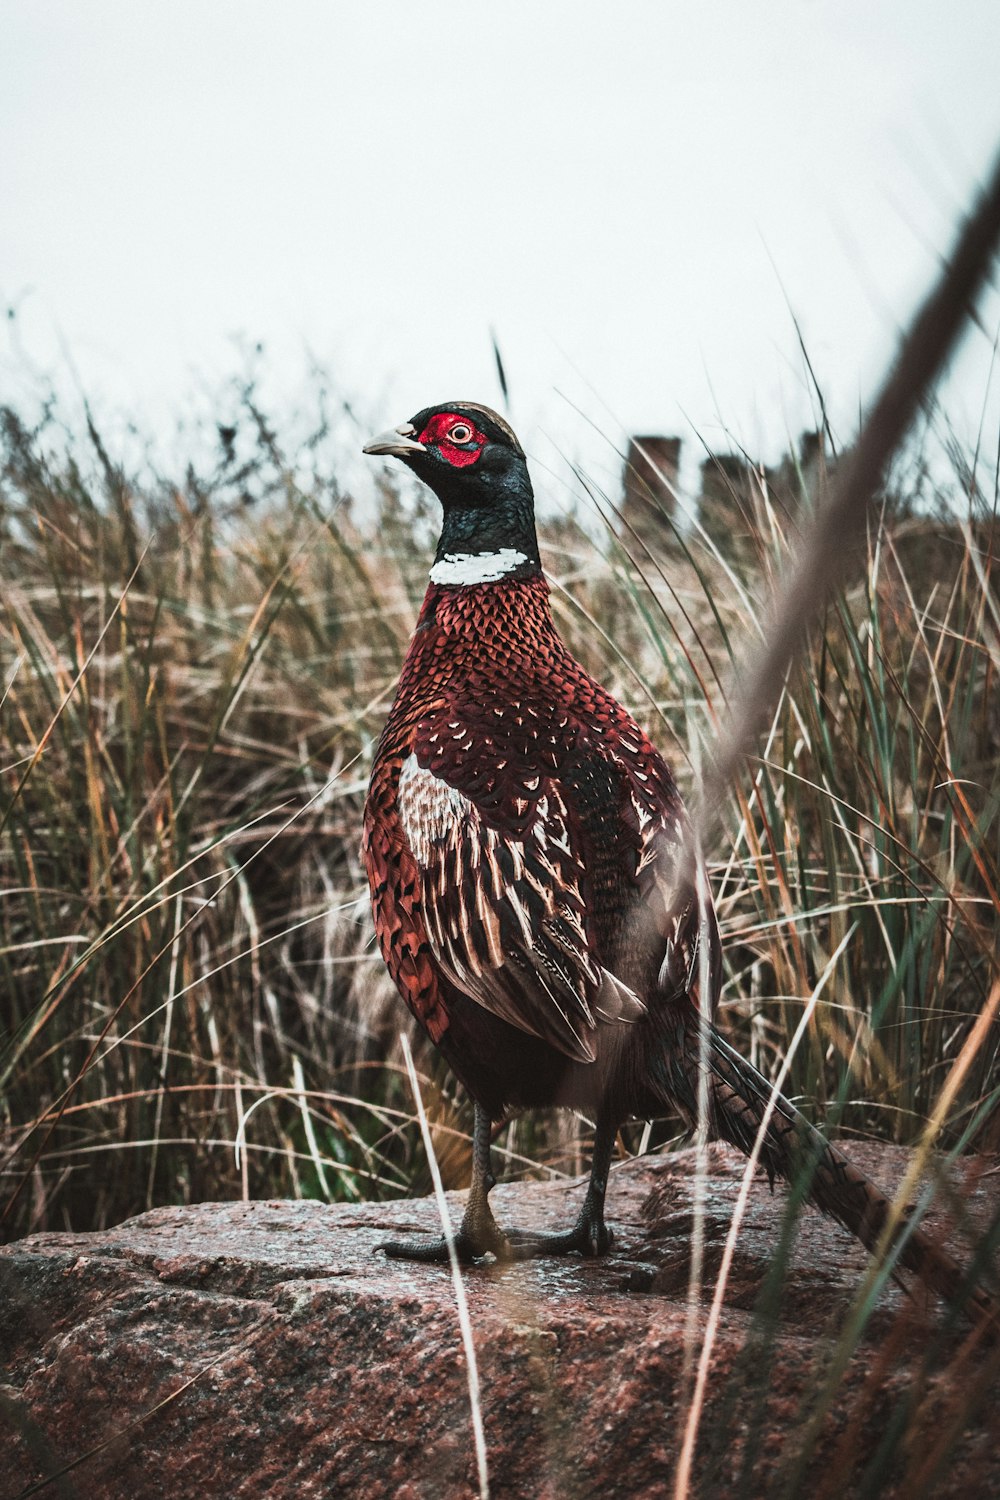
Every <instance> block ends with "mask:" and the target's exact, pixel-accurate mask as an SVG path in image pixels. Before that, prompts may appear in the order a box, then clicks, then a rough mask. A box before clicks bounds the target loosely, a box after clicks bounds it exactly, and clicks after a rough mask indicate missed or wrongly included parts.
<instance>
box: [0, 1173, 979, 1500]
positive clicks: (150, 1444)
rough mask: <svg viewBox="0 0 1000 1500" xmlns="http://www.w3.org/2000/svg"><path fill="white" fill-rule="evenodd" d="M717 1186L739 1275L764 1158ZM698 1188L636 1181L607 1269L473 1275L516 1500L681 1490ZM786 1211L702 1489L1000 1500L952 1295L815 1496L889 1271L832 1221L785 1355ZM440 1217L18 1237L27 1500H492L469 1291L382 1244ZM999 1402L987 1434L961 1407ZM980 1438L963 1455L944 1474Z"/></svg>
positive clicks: (561, 1208)
mask: <svg viewBox="0 0 1000 1500" xmlns="http://www.w3.org/2000/svg"><path fill="white" fill-rule="evenodd" d="M856 1155H857V1157H858V1158H859V1159H860V1160H861V1161H862V1164H864V1165H865V1166H866V1167H867V1169H868V1170H869V1171H870V1172H871V1173H872V1175H874V1176H876V1177H877V1178H880V1179H882V1180H883V1181H884V1182H885V1183H887V1184H891V1182H892V1181H893V1180H898V1178H899V1176H900V1174H901V1173H902V1170H903V1167H904V1164H905V1161H906V1154H905V1153H904V1152H901V1151H896V1150H893V1149H892V1148H877V1149H876V1148H869V1149H867V1150H861V1149H859V1150H858V1151H857V1153H856ZM711 1167H712V1175H711V1178H710V1180H709V1182H708V1185H707V1192H706V1215H707V1219H706V1231H707V1244H706V1273H707V1275H708V1277H709V1281H711V1276H712V1274H713V1272H714V1270H715V1268H716V1266H717V1264H718V1259H719V1255H720V1252H721V1245H722V1241H723V1238H724V1236H725V1232H726V1228H727V1225H728V1222H729V1218H730V1214H731V1211H732V1204H733V1199H734V1197H735V1193H736V1189H737V1184H738V1179H739V1175H740V1172H741V1170H742V1162H741V1160H740V1158H738V1157H736V1156H735V1155H734V1154H732V1153H730V1152H728V1151H727V1150H726V1149H725V1148H721V1147H713V1148H712V1150H711ZM692 1168H693V1153H691V1152H684V1153H680V1154H679V1155H676V1156H671V1157H668V1158H662V1159H657V1160H649V1159H646V1160H640V1161H633V1162H628V1163H625V1164H623V1165H622V1166H620V1167H618V1168H617V1169H616V1170H615V1172H614V1173H613V1176H612V1185H611V1192H610V1198H609V1203H610V1218H611V1221H612V1222H613V1224H614V1225H615V1228H616V1232H617V1244H616V1247H615V1250H614V1253H613V1254H612V1255H611V1256H610V1257H609V1258H608V1259H607V1260H605V1261H601V1262H588V1263H584V1262H582V1261H580V1260H578V1259H575V1258H574V1259H571V1260H567V1261H563V1262H553V1261H549V1262H534V1263H529V1264H524V1265H517V1266H514V1267H510V1268H500V1267H497V1266H482V1267H474V1268H472V1269H467V1270H466V1271H465V1273H464V1280H465V1287H466V1290H467V1295H468V1303H469V1310H470V1315H471V1320H472V1326H473V1329H474V1332H475V1344H476V1355H477V1360H478V1365H479V1378H480V1382H481V1390H482V1413H483V1421H484V1424H485V1437H486V1446H487V1455H488V1464H489V1473H490V1481H491V1487H492V1494H493V1496H494V1497H504V1496H525V1497H532V1500H539V1497H542V1500H545V1497H551V1500H564V1497H584V1496H602V1497H605V1496H660V1495H665V1494H669V1493H670V1483H671V1476H672V1474H673V1470H674V1464H675V1460H676V1455H677V1453H678V1452H679V1448H680V1432H679V1423H680V1421H681V1419H682V1415H683V1404H684V1397H685V1392H686V1390H687V1389H688V1387H687V1384H686V1376H685V1370H684V1366H685V1327H686V1324H687V1312H686V1298H687V1284H688V1269H689V1252H688V1245H689V1231H690V1223H691V1210H692V1203H693V1181H694V1179H693V1170H692ZM962 1194H963V1197H964V1198H965V1199H967V1200H968V1202H969V1204H970V1205H971V1209H972V1212H973V1215H974V1216H978V1218H979V1220H980V1221H984V1220H985V1218H987V1217H988V1215H989V1212H990V1201H989V1200H990V1197H991V1196H992V1199H993V1208H994V1210H995V1207H996V1201H997V1198H998V1197H1000V1179H998V1176H997V1174H996V1172H994V1173H993V1175H990V1174H989V1173H988V1172H983V1171H981V1172H980V1173H979V1175H978V1178H976V1176H975V1174H974V1173H971V1172H970V1171H969V1170H966V1173H965V1180H964V1182H963V1184H962ZM579 1196H580V1188H579V1185H569V1186H567V1185H564V1184H554V1185H549V1184H546V1185H541V1184H522V1185H514V1186H510V1187H502V1188H498V1189H497V1190H496V1192H495V1194H494V1200H493V1201H494V1203H495V1205H496V1209H497V1215H498V1218H499V1219H500V1220H501V1222H506V1223H510V1222H512V1221H513V1220H516V1221H517V1222H518V1223H520V1224H521V1225H526V1226H534V1227H538V1228H542V1227H552V1226H557V1225H564V1224H566V1223H567V1222H568V1220H569V1219H570V1217H571V1215H573V1214H574V1213H575V1211H576V1206H577V1203H578V1201H579ZM783 1204H784V1199H783V1197H782V1196H781V1194H780V1193H779V1194H776V1195H775V1196H774V1197H772V1196H771V1195H770V1194H769V1192H768V1190H767V1186H766V1184H764V1183H761V1184H758V1185H756V1186H755V1187H754V1189H753V1192H752V1195H751V1207H750V1213H749V1215H748V1218H747V1221H746V1223H745V1226H744V1228H743V1231H742V1233H741V1236H740V1241H739V1248H738V1253H737V1256H736V1261H735V1265H734V1271H733V1276H732V1281H731V1285H730V1291H729V1295H728V1297H727V1302H726V1307H725V1309H724V1312H723V1315H722V1321H721V1325H720V1328H719V1337H718V1342H717V1345H716V1349H715V1353H714V1356H713V1359H712V1364H711V1373H710V1378H709V1384H708V1399H707V1404H706V1408H705V1414H704V1418H703V1422H702V1428H701V1440H700V1443H699V1447H698V1450H697V1457H696V1462H695V1468H694V1486H693V1490H694V1493H696V1494H700V1495H704V1496H706V1497H707V1496H711V1497H713V1500H715V1497H719V1500H721V1497H725V1496H730V1495H732V1496H735V1495H737V1494H740V1495H743V1496H756V1495H768V1496H770V1495H776V1494H782V1493H791V1494H795V1495H805V1494H808V1495H810V1496H821V1495H844V1494H850V1493H854V1492H855V1486H856V1485H857V1484H858V1483H859V1481H860V1477H861V1476H862V1475H863V1474H864V1473H865V1471H866V1466H868V1465H869V1464H871V1465H873V1467H872V1468H871V1469H869V1471H868V1482H870V1486H871V1487H870V1488H869V1489H867V1490H865V1491H864V1493H866V1494H881V1493H893V1494H899V1495H917V1494H919V1495H928V1494H937V1495H949V1496H950V1495H955V1496H958V1495H962V1496H963V1497H970V1496H979V1495H998V1494H1000V1441H998V1431H997V1417H996V1406H995V1402H993V1400H992V1399H991V1397H990V1391H991V1389H992V1382H994V1381H995V1379H996V1376H997V1368H996V1366H997V1354H996V1351H995V1350H991V1349H989V1348H987V1349H985V1350H983V1349H982V1348H977V1349H975V1350H973V1351H972V1352H970V1351H969V1349H968V1348H965V1349H963V1347H962V1345H963V1341H966V1335H967V1330H966V1329H965V1328H964V1327H963V1326H961V1324H957V1325H953V1326H952V1328H951V1330H950V1331H945V1332H940V1331H937V1332H936V1331H935V1329H940V1326H941V1325H942V1324H946V1323H947V1319H946V1317H945V1314H944V1310H943V1309H942V1308H941V1307H940V1305H933V1306H930V1307H928V1306H926V1305H925V1303H924V1300H923V1299H918V1300H916V1301H911V1300H909V1299H907V1298H906V1297H905V1296H904V1294H903V1293H902V1292H901V1291H900V1290H899V1289H898V1288H894V1287H891V1286H890V1287H889V1288H888V1289H887V1290H886V1291H884V1292H883V1294H882V1297H881V1300H880V1303H879V1306H878V1308H877V1310H876V1312H875V1314H874V1316H873V1318H872V1320H871V1322H870V1323H869V1325H868V1328H867V1330H866V1333H865V1335H864V1337H863V1339H862V1341H861V1343H860V1345H859V1347H858V1349H857V1350H856V1352H855V1354H854V1356H853V1358H852V1359H851V1361H850V1362H849V1364H848V1367H847V1370H846V1373H845V1375H844V1377H843V1378H842V1379H840V1380H839V1381H837V1382H836V1383H835V1390H834V1398H833V1401H832V1404H831V1407H830V1411H829V1413H828V1414H827V1417H826V1419H825V1421H824V1423H823V1425H822V1430H821V1436H820V1441H819V1444H818V1447H817V1448H816V1450H815V1453H814V1455H813V1457H812V1459H811V1460H810V1462H809V1466H808V1468H807V1470H806V1472H805V1473H804V1474H800V1475H798V1476H797V1477H794V1476H793V1472H792V1470H791V1469H790V1467H789V1465H791V1464H792V1462H793V1460H794V1457H795V1455H796V1453H797V1452H798V1451H799V1448H800V1446H801V1442H802V1437H803V1432H804V1430H805V1419H806V1416H807V1413H808V1411H809V1408H810V1400H811V1396H812V1394H814V1393H815V1390H816V1388H817V1372H818V1371H820V1370H821V1368H822V1367H823V1366H824V1362H826V1361H827V1360H828V1359H829V1356H830V1352H831V1348H832V1341H833V1339H834V1338H835V1336H836V1334H837V1331H838V1328H839V1326H840V1323H841V1321H842V1318H843V1313H844V1309H845V1308H846V1307H847V1306H848V1305H849V1303H850V1301H851V1297H852V1294H853V1292H854V1291H855V1290H856V1288H857V1286H858V1283H859V1281H860V1279H861V1277H862V1275H863V1273H864V1270H865V1267H866V1264H867V1257H866V1256H865V1253H864V1251H863V1250H861V1249H860V1248H859V1247H858V1246H857V1245H856V1244H855V1243H854V1242H853V1241H852V1240H851V1239H850V1238H849V1237H848V1236H847V1235H846V1234H845V1233H844V1232H842V1231H841V1230H840V1229H838V1228H837V1227H836V1226H835V1225H833V1224H831V1223H830V1222H829V1221H827V1220H824V1219H822V1218H820V1217H819V1216H818V1215H816V1214H814V1213H813V1212H812V1211H809V1210H807V1211H806V1212H805V1214H804V1215H803V1217H802V1220H801V1222H800V1224H799V1229H798V1235H797V1239H796V1241H795V1246H794V1250H793V1253H792V1257H791V1262H790V1266H789V1269H788V1272H787V1275H786V1278H785V1285H784V1291H783V1293H782V1303H781V1308H782V1311H781V1318H780V1324H779V1327H778V1330H777V1333H776V1335H775V1337H774V1338H773V1340H771V1341H770V1342H769V1340H768V1338H767V1336H766V1334H765V1333H764V1332H762V1331H761V1328H760V1324H759V1322H757V1323H756V1324H755V1322H754V1319H753V1316H752V1308H753V1305H754V1302H755V1299H756V1298H757V1297H758V1294H759V1293H760V1291H761V1287H762V1285H763V1283H764V1281H765V1279H766V1276H767V1271H768V1267H769V1265H770V1264H771V1263H772V1261H773V1258H774V1256H775V1253H776V1249H777V1246H778V1244H779V1239H780V1231H781V1223H782V1210H783ZM459 1207H460V1204H459V1203H458V1202H455V1203H453V1209H454V1210H456V1211H457V1210H458V1209H459ZM436 1222H437V1215H436V1210H435V1206H434V1203H433V1201H432V1200H421V1201H419V1202H403V1203H392V1204H381V1205H379V1204H372V1205H366V1206H364V1207H351V1206H346V1205H341V1206H337V1207H332V1208H331V1207H325V1206H323V1205H321V1204H318V1203H295V1202H293V1203H287V1202H281V1203H269V1202H265V1203H221V1204H202V1205H200V1206H198V1207H192V1208H164V1209H158V1210H156V1211H155V1212H153V1213H148V1214H144V1215H143V1216H142V1217H141V1218H137V1219H133V1220H131V1221H130V1222H128V1223H126V1224H123V1225H121V1226H120V1227H119V1228H118V1229H115V1230H111V1231H108V1232H105V1233H101V1234H80V1235H73V1234H45V1235H35V1236H33V1237H32V1238H30V1239H27V1240H23V1241H21V1242H20V1243H18V1244H14V1245H9V1246H7V1247H6V1249H4V1250H3V1251H2V1252H0V1280H2V1283H3V1293H2V1307H0V1364H2V1365H3V1366H4V1368H5V1373H4V1376H3V1379H4V1382H5V1384H4V1385H3V1387H2V1389H0V1420H3V1421H5V1422H6V1424H7V1429H6V1431H7V1436H6V1442H5V1452H6V1462H5V1464H4V1466H3V1468H2V1471H0V1495H2V1496H3V1497H4V1500H6V1497H13V1496H20V1495H22V1494H26V1493H37V1492H38V1491H37V1489H36V1488H34V1482H35V1481H39V1480H42V1479H43V1478H45V1477H47V1476H50V1475H54V1474H56V1473H57V1471H59V1470H60V1469H63V1468H64V1467H66V1466H71V1467H68V1468H67V1472H66V1473H65V1474H64V1475H63V1477H62V1478H61V1479H59V1480H54V1481H53V1482H52V1483H51V1484H49V1485H46V1486H44V1488H43V1490H42V1493H43V1494H45V1495H75V1496H78V1497H86V1500H91V1497H101V1500H103V1497H109V1500H110V1497H116V1500H117V1497H121V1500H145V1497H147V1496H149V1497H152V1496H170V1497H172V1500H184V1497H188V1496H197V1497H212V1496H225V1497H236V1496H240V1497H253V1500H260V1497H265V1496H267V1497H283V1496H289V1497H291V1496H294V1497H307V1496H322V1497H324V1500H325V1497H332V1496H352V1497H355V1496H356V1497H367V1496H372V1497H383V1496H397V1497H399V1500H424V1497H426V1500H439V1497H451V1496H466V1495H475V1494H476V1493H478V1481H477V1477H476V1465H475V1456H474V1447H473V1439H472V1427H471V1421H470V1405H469V1392H468V1383H467V1372H466V1367H465V1358H464V1355H463V1352H462V1344H461V1340H460V1335H459V1326H458V1321H457V1317H456V1306H455V1297H454V1291H453V1286H452V1282H451V1277H450V1273H449V1271H448V1269H447V1268H446V1267H438V1266H420V1265H414V1264H411V1263H406V1262H399V1261H387V1260H385V1259H384V1257H382V1256H379V1255H376V1254H375V1250H376V1247H377V1246H378V1244H379V1241H380V1240H381V1239H382V1238H383V1237H384V1236H385V1235H386V1234H387V1233H393V1234H396V1235H399V1234H407V1233H412V1232H417V1231H421V1230H432V1229H433V1228H434V1226H435V1224H436ZM933 1222H934V1220H933V1218H932V1219H931V1223H932V1224H933ZM939 1222H940V1221H939ZM707 1296H708V1294H707V1293H706V1298H707ZM706 1310H707V1300H706V1301H705V1302H703V1304H702V1306H701V1307H700V1308H699V1309H697V1311H696V1328H697V1335H698V1337H699V1338H700V1335H701V1333H702V1331H703V1329H704V1324H705V1316H706ZM755 1330H756V1331H755ZM698 1347H699V1345H698V1343H697V1341H696V1343H695V1349H694V1353H695V1358H696V1357H697V1350H698ZM991 1362H992V1364H991ZM970 1394H971V1396H973V1397H978V1401H977V1405H976V1407H975V1409H974V1412H973V1415H972V1416H971V1417H970V1415H969V1412H968V1411H965V1410H964V1409H963V1408H962V1407H961V1406H960V1405H959V1404H957V1403H960V1402H964V1401H967V1399H968V1398H969V1397H970ZM984 1398H985V1399H984ZM907 1403H911V1404H912V1410H909V1411H908V1409H907ZM899 1414H903V1415H904V1416H906V1419H907V1426H908V1428H909V1436H908V1437H907V1439H906V1441H905V1443H904V1444H902V1445H901V1446H900V1447H898V1448H897V1450H896V1451H895V1453H894V1456H893V1457H892V1459H891V1461H889V1463H888V1465H887V1472H886V1473H883V1474H881V1477H880V1470H879V1468H878V1464H879V1457H878V1450H879V1444H880V1441H881V1440H882V1439H883V1438H884V1437H885V1436H886V1434H887V1433H891V1431H892V1430H893V1427H892V1424H893V1422H894V1421H895V1420H896V1417H897V1415H899ZM956 1414H957V1415H956ZM956 1422H957V1423H958V1446H957V1448H956V1449H954V1451H952V1452H951V1456H950V1457H949V1458H948V1459H947V1462H946V1463H945V1464H944V1465H943V1467H942V1466H941V1465H940V1464H939V1465H938V1467H937V1470H936V1471H934V1468H933V1466H934V1461H935V1451H936V1449H937V1448H938V1446H940V1445H942V1444H943V1445H944V1447H945V1450H947V1447H948V1445H947V1443H944V1440H945V1438H947V1437H949V1436H950V1425H949V1424H951V1425H954V1424H955V1423H956ZM741 1486H742V1487H741ZM789 1486H791V1488H789Z"/></svg>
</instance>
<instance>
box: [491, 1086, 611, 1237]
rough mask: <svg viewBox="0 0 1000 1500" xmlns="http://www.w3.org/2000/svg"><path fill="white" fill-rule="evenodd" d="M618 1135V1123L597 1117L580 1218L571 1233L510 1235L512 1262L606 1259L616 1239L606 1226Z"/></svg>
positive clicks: (517, 1232)
mask: <svg viewBox="0 0 1000 1500" xmlns="http://www.w3.org/2000/svg"><path fill="white" fill-rule="evenodd" d="M617 1135H618V1123H617V1121H616V1120H614V1119H609V1118H606V1117H604V1116H601V1115H598V1117H597V1129H596V1131H595V1133H594V1154H593V1157H592V1158H591V1163H590V1181H589V1183H588V1184H587V1196H586V1197H585V1198H584V1200H583V1207H582V1208H581V1209H580V1214H579V1217H578V1219H577V1221H576V1223H575V1224H574V1226H573V1228H572V1229H565V1230H559V1231H557V1232H555V1233H554V1234H553V1233H543V1232H536V1233H532V1232H531V1231H530V1230H526V1231H522V1230H514V1231H512V1232H511V1233H509V1234H508V1236H507V1238H508V1240H509V1241H510V1250H509V1251H508V1254H509V1255H510V1257H511V1259H512V1260H532V1259H534V1257H535V1256H541V1255H571V1254H572V1253H573V1251H577V1252H578V1253H579V1254H580V1255H584V1256H588V1257H590V1256H595V1255H607V1253H608V1251H609V1250H610V1249H611V1246H612V1245H613V1243H614V1235H613V1234H612V1233H611V1230H610V1229H609V1228H608V1226H607V1225H606V1224H605V1222H604V1197H605V1194H606V1193H607V1190H608V1174H609V1172H610V1171H611V1153H612V1152H613V1150H614V1146H615V1138H616V1137H617Z"/></svg>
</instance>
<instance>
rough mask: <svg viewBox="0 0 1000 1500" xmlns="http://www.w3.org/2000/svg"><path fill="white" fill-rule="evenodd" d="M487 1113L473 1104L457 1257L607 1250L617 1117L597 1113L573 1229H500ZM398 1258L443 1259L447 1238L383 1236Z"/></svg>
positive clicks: (523, 1256) (384, 1247)
mask: <svg viewBox="0 0 1000 1500" xmlns="http://www.w3.org/2000/svg"><path fill="white" fill-rule="evenodd" d="M491 1134H492V1132H491V1128H490V1117H489V1115H488V1114H487V1113H486V1111H485V1110H484V1109H482V1108H481V1107H480V1106H479V1105H478V1104H477V1105H476V1116H475V1124H474V1126H473V1131H472V1186H471V1187H470V1189H469V1197H468V1201H467V1203H466V1205H465V1214H464V1216H463V1218H462V1223H461V1227H460V1228H459V1229H458V1231H457V1233H456V1234H455V1253H456V1254H457V1256H458V1258H459V1260H461V1261H470V1260H479V1259H481V1258H482V1257H483V1256H484V1255H495V1256H496V1258H497V1260H535V1259H537V1258H538V1257H540V1256H543V1255H571V1254H572V1253H573V1252H574V1251H577V1252H578V1253H579V1254H580V1255H584V1256H588V1257H591V1256H595V1255H607V1253H608V1251H609V1250H610V1249H611V1246H612V1243H613V1241H614V1236H613V1235H612V1233H611V1230H610V1229H609V1228H608V1226H607V1225H606V1224H605V1222H604V1197H605V1194H606V1193H607V1190H608V1173H609V1172H610V1170H611V1153H612V1151H613V1150H614V1145H615V1137H616V1136H617V1134H618V1125H617V1122H616V1121H615V1120H613V1119H604V1118H602V1117H598V1121H597V1131H596V1133H595V1136H594V1154H593V1158H592V1161H591V1165H590V1182H589V1183H588V1184H587V1196H586V1197H585V1198H584V1200H583V1207H582V1208H581V1209H580V1214H579V1217H578V1219H577V1221H576V1223H575V1224H574V1226H573V1228H572V1229H563V1230H557V1231H556V1232H555V1233H546V1232H545V1231H543V1230H512V1231H511V1232H510V1233H509V1234H504V1232H503V1231H502V1230H501V1229H500V1227H499V1225H498V1224H497V1221H496V1219H494V1217H493V1212H492V1210H491V1208H490V1205H489V1194H490V1189H491V1188H492V1187H493V1185H494V1182H495V1180H496V1179H495V1178H494V1176H493V1173H492V1171H491V1169H490V1139H491ZM379 1248H380V1249H382V1250H384V1251H385V1253H386V1255H390V1256H392V1257H394V1258H396V1259H399V1260H423V1261H446V1260H447V1259H448V1242H447V1240H446V1239H445V1238H444V1236H443V1235H435V1236H434V1237H433V1238H428V1239H423V1238H421V1239H412V1240H387V1241H386V1243H385V1244H383V1245H381V1246H380V1247H379Z"/></svg>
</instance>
